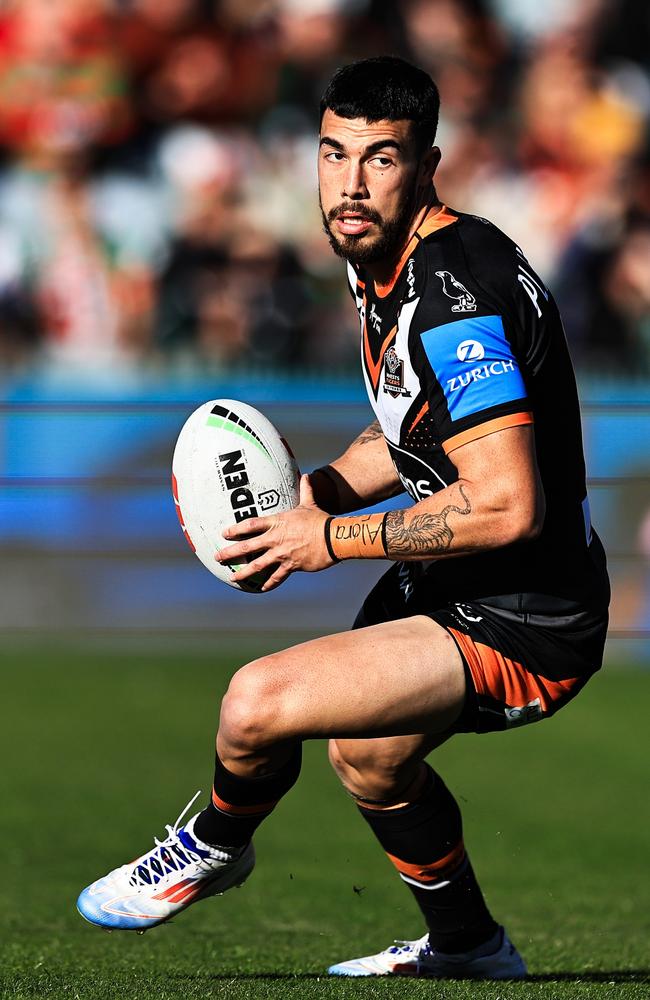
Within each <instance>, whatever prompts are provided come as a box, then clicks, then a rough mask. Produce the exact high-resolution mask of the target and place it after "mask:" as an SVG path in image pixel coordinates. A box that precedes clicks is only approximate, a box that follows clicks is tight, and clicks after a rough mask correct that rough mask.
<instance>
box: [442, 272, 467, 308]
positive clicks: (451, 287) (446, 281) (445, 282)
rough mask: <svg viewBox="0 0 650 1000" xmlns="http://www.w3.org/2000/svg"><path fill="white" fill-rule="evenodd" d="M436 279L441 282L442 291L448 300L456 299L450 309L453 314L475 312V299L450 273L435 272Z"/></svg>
mask: <svg viewBox="0 0 650 1000" xmlns="http://www.w3.org/2000/svg"><path fill="white" fill-rule="evenodd" d="M436 277H437V278H440V280H441V281H442V290H443V292H444V293H445V295H446V296H447V298H449V299H456V303H455V305H453V306H452V307H451V311H452V312H453V313H473V312H476V299H475V298H474V296H473V295H472V293H471V292H468V291H467V289H466V288H465V285H462V284H461V283H460V281H457V280H456V278H454V276H453V274H452V273H451V271H436Z"/></svg>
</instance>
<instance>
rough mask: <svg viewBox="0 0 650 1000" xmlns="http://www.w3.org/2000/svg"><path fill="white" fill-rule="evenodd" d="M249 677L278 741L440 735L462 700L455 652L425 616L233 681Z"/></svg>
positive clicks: (273, 660)
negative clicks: (257, 680)
mask: <svg viewBox="0 0 650 1000" xmlns="http://www.w3.org/2000/svg"><path fill="white" fill-rule="evenodd" d="M251 670H252V671H256V670H257V671H262V677H261V681H262V682H261V684H259V687H258V692H257V698H258V700H261V699H262V698H264V697H265V696H266V695H267V693H268V697H269V698H270V699H271V701H273V702H274V704H275V705H276V706H277V711H276V714H277V717H278V718H277V722H276V726H277V728H278V729H279V730H280V735H281V736H284V737H286V738H295V737H299V738H301V739H309V738H318V737H328V736H333V737H346V736H347V737H352V738H360V737H361V738H363V737H379V736H408V735H417V734H423V733H424V734H436V733H443V732H445V731H446V730H448V729H449V728H450V727H451V726H452V725H453V723H454V722H455V720H456V719H457V718H458V716H459V715H460V712H461V709H462V707H463V704H464V699H465V684H466V682H465V672H464V667H463V661H462V658H461V655H460V653H459V651H458V648H457V646H456V644H455V642H454V641H453V640H452V638H451V636H450V635H449V633H448V632H447V631H446V630H445V629H444V628H442V627H441V626H440V625H438V624H437V623H436V622H434V621H432V620H431V619H430V618H428V617H426V616H425V615H417V616H415V617H412V618H405V619H402V620H400V621H391V622H382V623H380V624H378V625H371V626H368V627H367V628H360V629H357V630H355V631H353V632H344V633H341V634H338V635H330V636H326V637H324V638H321V639H315V640H312V641H311V642H306V643H302V644H301V645H299V646H294V647H292V648H291V649H287V650H284V651H282V652H279V653H274V654H272V655H271V656H268V657H264V659H263V660H262V661H256V663H253V664H249V666H248V667H245V668H243V670H242V671H240V674H245V673H246V671H251ZM242 681H243V682H244V683H245V678H242Z"/></svg>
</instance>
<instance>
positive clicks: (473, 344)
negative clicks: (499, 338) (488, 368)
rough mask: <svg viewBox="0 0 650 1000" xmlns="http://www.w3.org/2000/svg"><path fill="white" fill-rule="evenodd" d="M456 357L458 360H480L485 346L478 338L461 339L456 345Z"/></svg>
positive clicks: (483, 354)
mask: <svg viewBox="0 0 650 1000" xmlns="http://www.w3.org/2000/svg"><path fill="white" fill-rule="evenodd" d="M456 357H457V358H458V360H459V361H482V360H483V358H484V357H485V348H484V347H483V344H481V343H480V342H479V341H478V340H463V342H462V343H460V344H459V345H458V348H457V350H456Z"/></svg>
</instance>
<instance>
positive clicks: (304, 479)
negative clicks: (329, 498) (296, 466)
mask: <svg viewBox="0 0 650 1000" xmlns="http://www.w3.org/2000/svg"><path fill="white" fill-rule="evenodd" d="M300 506H301V507H315V506H316V501H315V500H314V491H313V489H312V488H311V480H310V479H309V476H308V475H304V476H301V477H300Z"/></svg>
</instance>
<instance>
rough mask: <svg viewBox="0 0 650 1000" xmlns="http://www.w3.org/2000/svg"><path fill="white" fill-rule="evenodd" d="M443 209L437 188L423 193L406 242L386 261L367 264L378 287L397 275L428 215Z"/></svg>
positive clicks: (366, 266)
mask: <svg viewBox="0 0 650 1000" xmlns="http://www.w3.org/2000/svg"><path fill="white" fill-rule="evenodd" d="M441 208H442V202H441V201H439V199H438V195H437V194H436V190H435V188H431V189H429V190H427V191H425V192H423V193H422V195H421V196H420V198H419V199H418V202H417V204H416V206H415V209H414V212H413V216H412V217H411V222H410V223H409V228H408V230H407V234H406V236H405V238H404V241H403V242H402V244H401V245H400V248H399V250H398V251H397V252H396V253H395V254H393V255H391V257H389V258H386V259H385V260H377V261H374V262H373V263H372V264H366V265H365V269H366V270H367V271H368V273H369V274H370V275H371V277H372V278H373V280H374V281H375V282H376V284H378V285H388V284H389V283H390V281H391V280H392V278H393V275H394V274H395V271H396V270H397V268H398V267H399V265H400V263H401V261H402V257H403V256H404V254H405V252H406V248H407V247H408V245H409V243H410V242H411V240H412V239H413V236H414V235H415V233H416V232H417V231H418V229H419V228H420V226H421V225H422V223H423V222H424V220H425V219H426V217H427V215H429V213H430V212H432V211H435V212H437V211H439V210H440V209H441Z"/></svg>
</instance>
